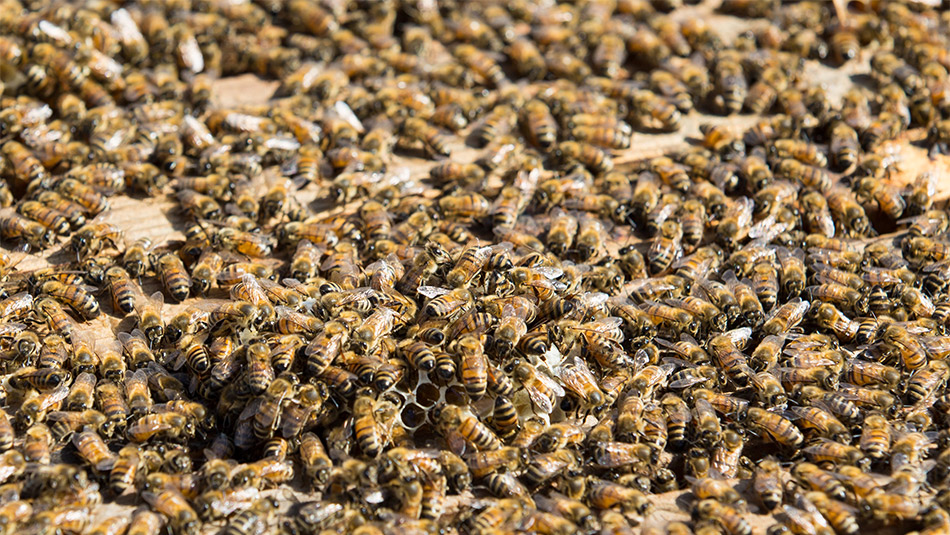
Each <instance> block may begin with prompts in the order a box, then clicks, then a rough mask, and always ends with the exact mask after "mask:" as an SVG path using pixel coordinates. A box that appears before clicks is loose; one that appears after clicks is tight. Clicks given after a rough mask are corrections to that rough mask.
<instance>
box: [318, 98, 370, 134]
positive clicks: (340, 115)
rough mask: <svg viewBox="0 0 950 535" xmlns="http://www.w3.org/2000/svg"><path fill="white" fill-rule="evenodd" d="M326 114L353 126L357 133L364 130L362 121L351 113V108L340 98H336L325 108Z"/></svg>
mask: <svg viewBox="0 0 950 535" xmlns="http://www.w3.org/2000/svg"><path fill="white" fill-rule="evenodd" d="M327 116H328V117H335V118H337V119H342V120H344V121H346V122H347V123H348V124H349V125H350V126H352V127H353V129H354V130H356V131H357V132H359V133H363V132H364V131H365V128H364V127H363V123H362V122H360V119H359V117H357V116H356V114H355V113H353V109H352V108H350V105H349V104H347V103H346V102H344V101H342V100H338V101H336V102H334V103H333V106H332V107H331V108H330V109H329V110H327Z"/></svg>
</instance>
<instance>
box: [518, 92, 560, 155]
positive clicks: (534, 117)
mask: <svg viewBox="0 0 950 535" xmlns="http://www.w3.org/2000/svg"><path fill="white" fill-rule="evenodd" d="M518 120H519V122H520V123H521V125H522V129H523V130H524V131H525V134H526V136H527V137H528V139H529V141H530V142H531V143H532V144H533V145H535V146H537V147H538V148H540V149H541V150H543V151H550V150H551V149H553V148H554V145H555V143H556V142H557V137H558V125H557V121H555V119H554V117H553V116H552V115H551V110H550V109H549V108H548V106H547V105H546V104H545V103H544V102H542V101H541V100H537V99H534V100H530V101H528V102H527V103H526V104H525V105H524V108H522V110H521V113H520V115H519V118H518Z"/></svg>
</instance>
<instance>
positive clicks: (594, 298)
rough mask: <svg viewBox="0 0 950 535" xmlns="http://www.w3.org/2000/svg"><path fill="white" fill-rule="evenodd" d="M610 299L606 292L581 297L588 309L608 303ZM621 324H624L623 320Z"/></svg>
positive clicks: (590, 293)
mask: <svg viewBox="0 0 950 535" xmlns="http://www.w3.org/2000/svg"><path fill="white" fill-rule="evenodd" d="M609 297H610V296H608V295H607V294H605V293H604V292H587V293H585V294H584V295H582V296H581V300H582V301H583V302H584V304H585V305H586V306H587V307H589V308H596V307H599V306H601V305H603V304H604V303H606V302H607V299H608V298H609ZM618 319H619V318H618ZM621 323H623V321H622V320H621Z"/></svg>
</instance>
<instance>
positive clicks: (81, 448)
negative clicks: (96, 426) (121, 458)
mask: <svg viewBox="0 0 950 535" xmlns="http://www.w3.org/2000/svg"><path fill="white" fill-rule="evenodd" d="M73 445H74V446H75V447H76V451H78V452H79V455H80V456H81V457H82V458H83V460H84V461H86V462H87V463H89V465H90V466H92V468H93V469H95V470H96V471H97V472H100V473H104V472H108V471H109V470H112V468H113V466H115V463H116V457H115V455H114V454H113V453H112V452H111V451H109V448H108V446H106V443H105V442H104V441H103V440H102V437H100V436H99V434H98V433H96V432H95V431H83V432H81V433H78V434H76V435H75V436H74V437H73Z"/></svg>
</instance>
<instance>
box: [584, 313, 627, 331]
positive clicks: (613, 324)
mask: <svg viewBox="0 0 950 535" xmlns="http://www.w3.org/2000/svg"><path fill="white" fill-rule="evenodd" d="M622 325H623V319H621V318H618V317H616V316H608V317H606V318H602V319H599V320H595V321H591V322H589V323H585V324H583V325H582V327H583V328H585V329H587V330H590V331H597V332H608V331H612V330H614V329H618V328H620V327H621V326H622Z"/></svg>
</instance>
